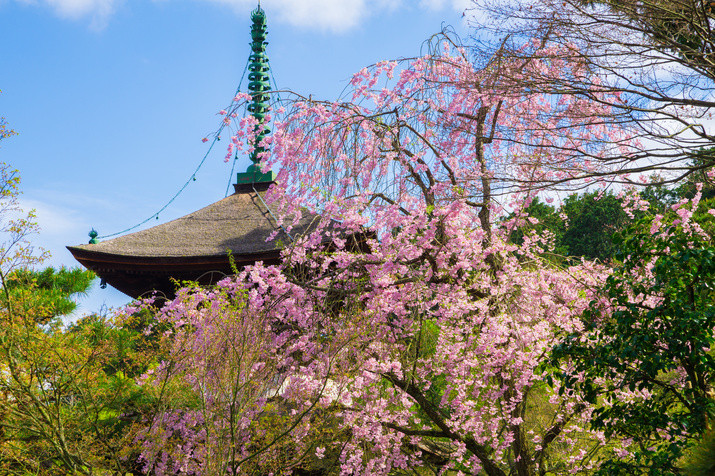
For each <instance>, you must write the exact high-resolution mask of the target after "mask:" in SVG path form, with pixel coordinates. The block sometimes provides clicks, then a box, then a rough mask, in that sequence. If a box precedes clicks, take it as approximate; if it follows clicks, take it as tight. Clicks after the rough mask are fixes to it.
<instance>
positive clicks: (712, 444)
mask: <svg viewBox="0 0 715 476" xmlns="http://www.w3.org/2000/svg"><path fill="white" fill-rule="evenodd" d="M680 469H681V471H682V474H684V475H685V476H712V475H713V474H715V429H713V428H710V429H709V430H708V431H707V432H705V434H704V435H703V437H702V439H701V440H700V441H698V442H696V443H695V444H694V445H693V446H692V447H690V448H688V450H687V451H686V453H685V456H684V457H683V459H682V460H681V461H680Z"/></svg>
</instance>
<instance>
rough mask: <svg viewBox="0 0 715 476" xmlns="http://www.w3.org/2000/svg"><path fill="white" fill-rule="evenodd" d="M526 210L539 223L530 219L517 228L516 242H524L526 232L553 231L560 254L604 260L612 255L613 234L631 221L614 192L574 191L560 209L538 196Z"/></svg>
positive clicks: (513, 239)
mask: <svg viewBox="0 0 715 476" xmlns="http://www.w3.org/2000/svg"><path fill="white" fill-rule="evenodd" d="M524 211H525V213H526V214H528V216H529V217H532V218H536V219H537V220H538V223H536V224H532V223H530V222H528V223H526V224H525V225H524V226H522V227H520V228H518V229H516V230H514V231H513V232H512V234H511V240H512V241H513V242H514V243H516V244H521V243H523V240H524V236H525V235H528V234H535V235H536V236H540V235H543V233H544V232H545V231H548V232H550V233H551V234H552V235H553V239H554V249H553V252H554V253H556V254H557V255H561V256H567V257H575V258H581V257H583V258H586V259H589V260H600V261H603V262H608V261H610V260H611V259H612V258H613V255H614V252H615V248H614V245H613V241H612V236H613V234H614V233H615V232H616V231H618V230H620V229H622V228H623V226H625V224H626V223H627V222H628V221H629V219H628V216H627V215H626V213H625V212H624V211H623V206H622V204H621V201H620V200H619V199H618V198H617V197H615V196H614V195H613V194H611V193H605V194H603V193H599V192H589V193H585V194H582V195H578V194H572V195H569V196H568V197H567V198H566V200H564V203H563V205H562V206H561V207H559V208H558V209H557V208H555V207H553V206H551V205H548V204H545V203H543V202H542V201H540V200H539V199H538V197H537V198H535V199H534V200H533V201H532V202H531V203H530V204H529V206H528V207H527V208H526V209H525V210H524ZM563 216H565V217H566V220H564V218H563Z"/></svg>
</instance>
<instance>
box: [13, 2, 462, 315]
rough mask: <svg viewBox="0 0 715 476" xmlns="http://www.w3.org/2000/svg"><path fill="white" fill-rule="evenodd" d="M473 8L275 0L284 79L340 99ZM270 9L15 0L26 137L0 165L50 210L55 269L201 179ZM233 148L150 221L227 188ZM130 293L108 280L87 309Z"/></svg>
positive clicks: (220, 152) (45, 221)
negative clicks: (95, 237)
mask: <svg viewBox="0 0 715 476" xmlns="http://www.w3.org/2000/svg"><path fill="white" fill-rule="evenodd" d="M469 3H470V2H469V0H273V1H271V0H263V1H262V2H261V5H262V7H263V8H264V10H266V12H267V16H268V26H269V30H268V41H269V45H268V54H269V57H270V59H271V66H272V69H273V74H274V76H275V78H276V81H277V83H278V86H279V88H290V89H292V90H294V91H296V92H299V93H302V94H305V95H308V94H312V95H313V96H315V97H317V98H321V99H335V98H337V96H338V95H339V94H340V92H341V91H342V90H343V88H344V87H345V85H346V84H347V82H348V80H349V78H350V76H351V75H352V74H353V73H354V72H356V71H358V70H359V69H361V68H362V67H363V66H366V65H369V64H372V63H375V62H376V61H379V60H382V59H395V58H400V57H409V56H415V55H418V54H419V53H420V48H421V46H422V43H423V41H424V40H425V39H426V38H428V37H429V36H430V35H431V34H433V33H436V32H437V31H439V30H440V28H441V26H442V25H443V24H448V25H452V26H453V27H455V28H456V29H457V31H458V32H459V33H460V34H462V35H466V34H467V27H466V25H465V23H464V19H463V17H462V13H463V12H464V9H465V7H466V6H468V5H469ZM255 6H256V2H255V0H152V1H133V0H124V1H121V0H0V44H1V45H2V46H3V48H2V53H1V54H0V90H2V94H0V116H4V117H5V118H6V119H7V121H8V123H9V125H10V126H11V127H12V128H14V129H15V130H16V131H17V132H18V133H19V134H18V135H17V136H15V137H12V138H9V139H6V140H4V141H3V142H2V143H0V161H4V162H7V163H9V164H11V165H12V166H13V167H16V168H18V169H19V170H20V172H21V175H22V177H23V183H22V190H23V196H22V203H23V206H25V207H27V208H34V209H36V211H37V214H38V220H39V224H40V226H41V227H42V233H41V234H40V235H39V236H38V237H37V240H36V242H37V244H38V245H40V246H43V247H44V248H46V249H48V250H49V251H50V252H51V253H52V259H51V260H50V262H49V263H48V264H51V265H54V266H60V265H66V266H75V265H78V263H76V262H75V261H74V259H73V258H72V256H71V255H70V254H69V252H68V251H67V250H66V249H65V248H64V246H65V245H73V244H78V243H85V242H86V241H87V239H88V238H87V233H88V232H89V230H90V229H91V228H96V229H97V230H98V231H99V232H100V234H102V235H104V234H110V233H114V232H117V231H120V230H123V229H125V228H128V227H131V226H133V225H135V224H137V223H138V222H140V221H142V220H144V219H145V218H147V217H151V216H152V215H153V214H154V213H155V212H156V211H157V210H159V209H160V208H161V207H162V206H163V205H164V204H165V203H166V202H167V201H168V200H169V199H170V198H171V197H172V196H173V195H174V194H175V193H176V191H177V190H178V189H179V188H180V187H181V186H182V185H183V184H184V182H185V181H186V180H187V179H188V178H189V177H190V176H191V174H192V172H193V171H194V169H195V167H196V165H197V164H198V162H199V161H200V160H201V158H202V157H203V155H204V154H205V153H206V150H207V146H208V144H210V143H207V144H204V143H203V142H202V141H201V139H202V138H203V137H205V136H206V135H208V134H210V133H211V132H212V131H214V130H216V129H217V128H218V126H219V123H220V117H219V116H218V115H217V112H218V111H219V110H220V109H222V108H223V107H225V106H227V105H228V103H229V102H230V100H231V98H232V97H233V93H234V91H235V90H236V87H237V85H238V82H239V80H240V77H241V73H242V72H243V69H244V66H245V65H246V60H247V57H248V54H249V46H248V44H249V42H250V35H249V28H250V18H249V16H250V12H251V10H252V9H253V8H255ZM243 84H244V86H243V88H242V89H243V90H245V85H246V81H245V80H244V83H243ZM224 155H225V150H224V148H223V147H222V146H219V147H218V148H215V149H214V151H213V153H212V154H211V155H210V156H209V158H208V160H207V162H206V164H205V165H204V166H203V167H202V169H201V171H200V172H199V174H198V175H197V180H196V181H195V182H192V183H191V184H190V186H189V187H188V188H187V189H186V190H185V191H184V192H183V193H182V195H181V196H180V197H179V198H178V199H177V200H176V201H175V202H173V203H172V205H171V206H170V207H169V208H168V209H167V210H166V211H165V212H163V213H162V214H161V215H160V216H159V220H152V222H151V223H148V224H147V225H146V226H145V227H148V226H152V225H155V224H158V223H163V222H166V221H169V220H171V219H174V218H177V217H180V216H183V215H185V214H187V213H190V212H191V211H194V210H197V209H199V208H201V207H203V206H206V205H208V204H210V203H212V202H215V201H217V200H219V199H221V198H223V197H224V195H225V192H226V186H227V184H228V181H229V176H230V171H231V165H230V164H226V163H224V161H223V157H224ZM247 165H248V159H247V158H244V159H243V162H240V163H239V164H238V168H239V169H240V170H244V169H245V168H246V166H247ZM97 284H98V283H97ZM127 301H128V298H127V297H126V296H124V295H122V294H121V293H119V292H117V291H115V290H113V289H110V288H107V289H105V290H101V289H98V285H95V287H94V289H93V290H92V292H91V293H90V296H89V297H88V298H86V299H84V300H83V301H82V312H92V311H97V310H99V309H100V307H101V306H102V305H103V304H105V305H107V306H110V307H112V306H119V305H122V304H124V303H126V302H127Z"/></svg>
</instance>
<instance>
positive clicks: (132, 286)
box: [67, 184, 319, 297]
mask: <svg viewBox="0 0 715 476" xmlns="http://www.w3.org/2000/svg"><path fill="white" fill-rule="evenodd" d="M257 187H260V188H257ZM236 188H237V191H236V193H234V194H233V195H230V196H228V197H226V198H224V199H223V200H220V201H218V202H216V203H212V204H211V205H208V206H206V207H204V208H202V209H200V210H198V211H195V212H193V213H190V214H188V215H186V216H183V217H181V218H177V219H176V220H172V221H170V222H167V223H164V224H161V225H157V226H155V227H152V228H149V229H146V230H142V231H138V232H135V233H131V234H128V235H124V236H120V237H118V238H114V239H111V240H106V241H103V242H100V243H96V244H83V245H77V246H68V247H67V249H68V250H69V251H70V252H71V253H72V255H73V256H74V257H75V259H77V260H78V261H79V262H80V263H81V264H82V265H84V266H85V267H86V268H88V269H91V270H93V271H94V272H95V273H97V275H98V276H99V277H100V278H102V279H103V281H105V282H106V283H108V284H111V285H112V286H113V287H115V288H117V289H119V290H120V291H122V292H124V293H125V294H128V295H130V296H132V297H138V296H140V295H143V294H145V293H147V292H148V291H151V290H157V291H160V292H162V293H163V294H165V295H167V296H168V297H170V296H171V295H173V292H174V288H175V287H176V286H175V283H174V280H179V281H182V280H191V281H199V282H201V283H202V284H210V283H211V282H215V281H216V280H217V279H216V276H219V277H222V276H224V275H227V274H231V264H230V261H229V258H228V255H229V252H230V254H231V257H232V259H233V260H234V263H235V264H236V265H237V266H238V267H239V268H240V267H242V266H245V265H247V264H252V263H254V262H256V261H264V262H266V263H267V264H274V263H277V262H278V261H279V260H280V251H281V249H282V248H283V247H285V246H287V245H289V244H290V242H291V237H289V236H288V235H287V233H286V232H285V230H283V229H282V228H281V227H280V226H279V225H278V224H277V223H276V220H275V217H274V216H273V215H272V213H271V211H270V210H269V209H268V208H267V206H266V203H265V202H264V200H263V195H264V194H265V191H266V189H267V188H268V184H260V185H259V184H256V186H255V187H254V186H251V185H249V186H247V187H246V186H242V187H241V186H236ZM318 218H319V217H318V216H317V215H314V214H305V215H303V217H302V218H301V219H300V220H299V222H298V223H297V224H295V225H294V226H293V228H292V230H291V235H292V236H298V235H301V234H304V233H306V232H309V231H310V230H311V229H312V228H313V225H315V224H317V223H316V222H317V220H318ZM274 233H276V236H275V238H274V239H273V240H270V241H269V240H268V238H269V237H270V236H271V235H272V234H274ZM215 273H218V275H216V274H215ZM207 274H211V276H212V278H211V279H210V280H209V281H208V282H207V281H206V279H205V277H206V275H207ZM172 278H173V279H172ZM202 281H203V282H202Z"/></svg>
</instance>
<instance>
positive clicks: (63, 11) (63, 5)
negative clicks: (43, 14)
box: [17, 0, 121, 30]
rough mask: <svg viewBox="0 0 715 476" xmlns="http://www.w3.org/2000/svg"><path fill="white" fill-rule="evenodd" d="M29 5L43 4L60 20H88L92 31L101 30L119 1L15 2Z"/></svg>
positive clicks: (61, 0)
mask: <svg viewBox="0 0 715 476" xmlns="http://www.w3.org/2000/svg"><path fill="white" fill-rule="evenodd" d="M17 1H19V2H20V3H25V4H29V5H40V4H44V5H47V6H49V7H50V8H52V9H53V10H54V11H55V13H56V14H57V15H58V16H59V17H61V18H69V19H71V20H80V19H83V18H89V19H90V26H91V27H92V28H93V29H98V30H99V29H102V28H104V27H105V26H106V25H107V21H108V20H109V17H110V16H111V15H112V13H114V11H115V10H116V6H117V4H118V3H119V1H121V0H17Z"/></svg>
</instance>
